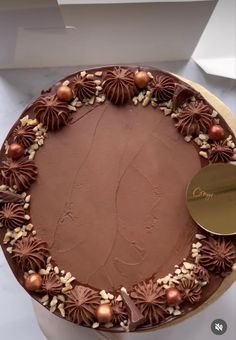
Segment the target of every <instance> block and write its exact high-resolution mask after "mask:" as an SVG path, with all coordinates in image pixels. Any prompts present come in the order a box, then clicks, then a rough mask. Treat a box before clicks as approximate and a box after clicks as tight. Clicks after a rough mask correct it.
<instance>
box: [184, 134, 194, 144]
mask: <svg viewBox="0 0 236 340" xmlns="http://www.w3.org/2000/svg"><path fill="white" fill-rule="evenodd" d="M192 138H193V137H192V136H185V137H184V140H185V142H187V143H189V142H191V140H192Z"/></svg>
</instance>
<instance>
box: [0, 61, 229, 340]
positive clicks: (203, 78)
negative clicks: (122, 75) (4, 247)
mask: <svg viewBox="0 0 236 340" xmlns="http://www.w3.org/2000/svg"><path fill="white" fill-rule="evenodd" d="M153 66H158V67H160V68H162V69H166V70H168V71H171V72H175V73H177V74H179V75H182V76H184V77H186V78H188V79H190V80H193V81H196V82H199V83H200V84H201V85H203V86H205V87H206V88H207V89H209V90H210V91H211V92H212V93H214V94H215V95H217V96H218V97H219V98H220V99H222V100H223V101H224V102H225V104H227V105H228V106H229V107H230V108H231V109H232V111H233V112H235V111H236V99H235V92H236V81H234V80H230V79H226V78H221V77H215V76H211V75H207V74H205V73H204V72H203V71H202V70H201V69H200V68H199V67H198V66H197V65H196V64H194V63H193V62H168V63H159V64H158V65H153ZM75 70H76V68H48V69H27V70H24V69H22V70H2V71H0V94H1V105H0V144H1V143H2V142H3V140H4V138H5V136H6V134H7V132H8V131H9V129H10V128H11V126H12V125H13V123H14V122H15V121H16V119H17V118H18V116H19V115H20V113H21V112H22V110H23V108H24V107H25V106H26V105H27V104H28V103H29V102H30V101H31V100H32V98H33V97H35V96H38V95H39V94H40V91H41V89H43V88H44V89H46V88H47V87H49V86H50V85H51V84H53V83H54V82H55V81H57V80H59V79H60V78H62V77H64V76H66V75H67V74H69V73H72V72H73V71H75ZM235 288H236V286H235V285H234V286H232V287H231V288H230V289H229V290H228V291H227V292H226V293H225V294H224V296H222V297H221V298H220V299H219V300H218V301H217V302H216V303H214V304H213V305H212V306H210V307H209V308H207V309H206V310H204V312H202V313H200V314H198V315H196V316H194V317H193V318H191V320H187V321H185V322H183V323H181V324H179V325H177V326H174V327H171V328H169V329H167V330H162V331H158V332H157V333H155V335H151V334H145V335H142V336H141V335H139V336H136V335H135V334H134V335H131V337H130V338H131V339H132V340H137V339H143V340H146V339H147V340H154V339H155V340H182V339H184V340H185V339H186V340H190V339H191V340H203V339H204V340H217V339H220V340H234V339H235V334H236V329H235V317H236V311H235V302H236V291H235ZM217 318H222V319H224V320H225V321H226V322H227V324H228V331H227V332H226V334H225V335H222V336H221V337H219V336H216V335H213V334H212V333H211V331H210V324H211V322H212V321H213V320H214V319H217ZM80 339H81V340H88V338H85V337H84V336H82V337H80ZM95 339H96V337H94V340H95ZM123 339H126V337H123ZM0 340H45V338H44V336H43V335H42V333H41V331H40V330H39V327H38V325H37V322H36V319H35V317H34V314H33V311H32V306H31V301H30V298H29V296H28V295H27V293H26V292H25V291H24V290H23V289H22V288H21V287H20V285H19V284H18V283H17V281H16V280H15V278H14V277H13V274H12V273H11V271H10V269H9V267H8V265H7V263H6V260H5V258H4V257H3V255H2V252H0ZM53 340H57V339H53ZM63 340H67V339H66V338H65V339H63Z"/></svg>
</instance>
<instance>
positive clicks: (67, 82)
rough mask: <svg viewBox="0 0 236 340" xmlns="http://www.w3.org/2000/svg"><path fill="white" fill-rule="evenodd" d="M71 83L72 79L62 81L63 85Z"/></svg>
mask: <svg viewBox="0 0 236 340" xmlns="http://www.w3.org/2000/svg"><path fill="white" fill-rule="evenodd" d="M69 84H70V81H69V80H68V79H67V80H65V81H64V82H63V83H62V85H63V86H68V85H69Z"/></svg>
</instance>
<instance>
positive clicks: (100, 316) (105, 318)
mask: <svg viewBox="0 0 236 340" xmlns="http://www.w3.org/2000/svg"><path fill="white" fill-rule="evenodd" d="M96 317H97V320H98V322H99V323H108V322H110V321H111V320H112V317H113V311H112V308H111V306H110V305H109V304H103V305H100V306H99V307H98V308H97V310H96Z"/></svg>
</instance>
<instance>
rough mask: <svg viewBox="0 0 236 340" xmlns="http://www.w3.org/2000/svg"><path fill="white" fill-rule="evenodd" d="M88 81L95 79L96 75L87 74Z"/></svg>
mask: <svg viewBox="0 0 236 340" xmlns="http://www.w3.org/2000/svg"><path fill="white" fill-rule="evenodd" d="M86 79H90V80H92V79H94V74H93V73H89V74H87V75H86Z"/></svg>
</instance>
